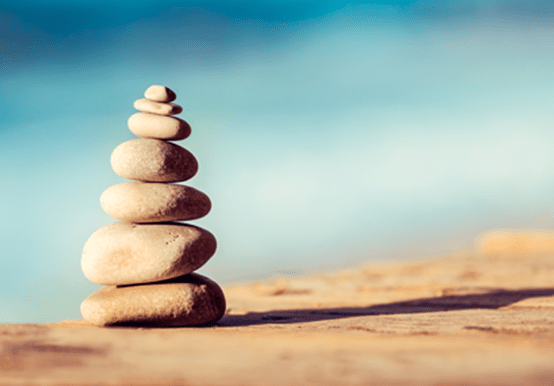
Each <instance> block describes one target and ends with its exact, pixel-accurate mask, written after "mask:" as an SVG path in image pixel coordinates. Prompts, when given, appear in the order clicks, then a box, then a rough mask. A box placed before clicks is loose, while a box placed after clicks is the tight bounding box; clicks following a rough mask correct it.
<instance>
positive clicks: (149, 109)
mask: <svg viewBox="0 0 554 386" xmlns="http://www.w3.org/2000/svg"><path fill="white" fill-rule="evenodd" d="M133 106H134V107H135V109H137V110H139V111H142V112H144V113H152V114H159V115H175V114H181V113H182V112H183V108H182V107H181V106H179V105H176V104H174V103H160V102H154V101H151V100H149V99H139V100H137V101H135V103H134V105H133Z"/></svg>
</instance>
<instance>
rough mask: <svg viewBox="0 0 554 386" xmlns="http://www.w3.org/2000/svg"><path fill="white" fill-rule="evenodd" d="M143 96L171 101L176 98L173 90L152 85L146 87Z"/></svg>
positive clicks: (159, 100) (158, 100)
mask: <svg viewBox="0 0 554 386" xmlns="http://www.w3.org/2000/svg"><path fill="white" fill-rule="evenodd" d="M144 97H145V98H146V99H150V100H151V101H156V102H171V101H174V100H175V98H177V95H176V94H175V93H174V92H173V90H171V89H169V88H167V87H165V86H157V85H154V86H150V87H148V89H147V90H146V91H145V92H144Z"/></svg>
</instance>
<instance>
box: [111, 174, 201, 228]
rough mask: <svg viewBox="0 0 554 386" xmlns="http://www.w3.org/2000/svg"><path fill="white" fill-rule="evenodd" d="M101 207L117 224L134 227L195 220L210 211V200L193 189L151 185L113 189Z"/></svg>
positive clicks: (124, 184)
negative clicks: (153, 223) (127, 223)
mask: <svg viewBox="0 0 554 386" xmlns="http://www.w3.org/2000/svg"><path fill="white" fill-rule="evenodd" d="M100 204H101V205H102V208H103V209H104V211H105V212H106V213H107V214H109V215H110V216H112V217H113V218H115V219H116V220H120V221H126V222H135V223H152V222H166V221H184V220H193V219H197V218H200V217H203V216H205V215H206V214H208V212H209V211H210V208H211V202H210V199H209V198H208V196H206V195H205V194H204V193H202V192H200V191H198V190H196V189H194V188H191V187H190V186H183V185H173V184H158V183H148V182H124V183H122V184H117V185H113V186H110V187H109V188H108V189H106V190H105V191H104V193H102V196H100Z"/></svg>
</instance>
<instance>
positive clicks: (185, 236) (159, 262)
mask: <svg viewBox="0 0 554 386" xmlns="http://www.w3.org/2000/svg"><path fill="white" fill-rule="evenodd" d="M215 249H216V240H215V237H214V236H213V235H212V234H211V233H210V232H208V231H206V230H204V229H202V228H199V227H196V226H193V225H187V224H176V223H166V224H146V225H139V224H130V223H125V222H116V223H113V224H110V225H106V226H105V227H102V228H100V229H98V230H97V231H96V232H94V233H93V234H92V236H91V237H90V238H89V239H88V241H87V242H86V244H85V247H84V249H83V255H82V258H81V267H82V269H83V273H84V274H85V276H86V278H87V279H89V280H90V281H91V282H93V283H96V284H101V285H125V284H140V283H151V282H155V281H161V280H167V279H172V278H174V277H178V276H182V275H186V274H187V273H191V272H193V271H196V270H197V269H198V268H200V267H201V266H203V265H204V264H205V263H206V262H207V261H208V260H209V259H210V257H212V256H213V254H214V253H215Z"/></svg>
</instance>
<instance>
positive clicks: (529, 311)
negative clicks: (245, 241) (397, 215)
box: [0, 234, 554, 386]
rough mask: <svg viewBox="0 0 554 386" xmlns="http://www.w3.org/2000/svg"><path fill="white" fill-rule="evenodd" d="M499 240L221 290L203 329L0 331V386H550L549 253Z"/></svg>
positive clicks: (553, 315)
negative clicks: (219, 315)
mask: <svg viewBox="0 0 554 386" xmlns="http://www.w3.org/2000/svg"><path fill="white" fill-rule="evenodd" d="M497 236H498V237H496V236H494V235H493V236H492V241H491V237H489V239H486V240H485V241H484V242H483V243H481V244H479V249H478V250H477V251H476V252H472V253H465V254H458V255H451V256H442V257H440V256H435V257H433V258H429V259H414V260H410V261H402V262H396V263H387V264H370V265H367V266H363V267H360V268H359V269H352V270H345V271H340V272H338V273H336V274H334V275H323V274H322V275H312V276H304V277H292V278H281V279H276V280H272V281H267V282H253V283H247V284H243V285H235V286H230V287H227V288H224V290H225V293H226V296H227V299H228V311H227V314H226V315H225V316H224V318H223V319H222V320H221V321H220V322H218V323H217V325H215V326H211V327H202V328H173V329H141V328H138V329H137V328H97V327H93V326H91V325H88V324H87V323H85V322H83V321H66V322H62V323H55V324H45V325H21V324H19V325H0V335H1V339H0V384H2V385H339V384H344V385H389V384H390V385H408V384H418V385H527V386H528V385H554V253H553V252H552V251H549V250H547V249H548V248H546V249H545V248H544V243H542V242H539V243H538V244H540V245H542V247H536V245H538V244H537V243H535V244H533V242H528V243H527V244H525V246H524V247H522V246H521V245H522V244H521V242H520V241H521V237H520V239H518V240H520V241H518V242H512V241H513V240H515V239H514V238H513V237H512V238H511V239H510V238H508V239H504V241H503V243H504V244H503V245H504V247H503V248H499V247H498V245H499V243H502V242H500V241H498V240H500V239H501V238H502V237H504V238H505V237H506V235H505V234H502V235H497ZM520 236H521V235H520ZM495 237H496V239H495ZM518 237H519V236H518ZM523 237H524V238H525V237H527V239H526V240H527V241H529V237H531V238H532V236H529V237H528V235H527V236H525V235H524V236H523ZM541 237H543V238H544V234H542V236H541ZM553 239H554V238H553ZM506 240H508V241H506ZM509 240H512V241H509ZM510 242H512V244H510V245H513V246H514V245H515V247H513V248H512V247H506V245H508V244H509V243H510ZM534 245H535V246H534ZM541 248H542V249H541Z"/></svg>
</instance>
